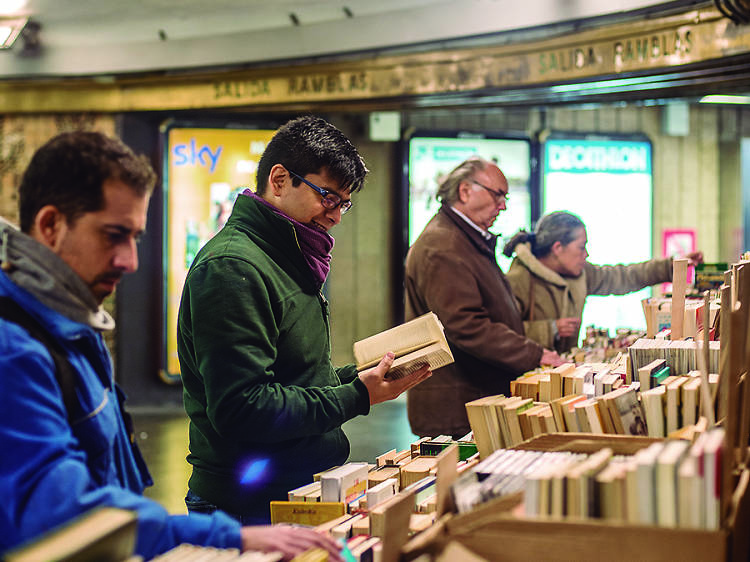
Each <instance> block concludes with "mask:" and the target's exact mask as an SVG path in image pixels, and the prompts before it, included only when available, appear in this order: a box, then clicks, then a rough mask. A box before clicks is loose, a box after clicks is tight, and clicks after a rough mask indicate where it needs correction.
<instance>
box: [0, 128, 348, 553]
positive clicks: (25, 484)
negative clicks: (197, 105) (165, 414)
mask: <svg viewBox="0 0 750 562" xmlns="http://www.w3.org/2000/svg"><path fill="white" fill-rule="evenodd" d="M155 179H156V176H155V174H154V172H153V170H152V169H151V167H150V165H149V164H148V162H147V160H146V159H145V157H143V156H140V157H139V156H136V155H135V154H133V152H132V151H131V150H130V149H129V148H128V147H126V146H125V145H124V144H122V143H121V142H120V141H118V140H114V139H111V138H107V137H105V136H104V135H101V134H99V133H91V132H76V133H65V134H62V135H59V136H57V137H55V138H54V139H52V140H51V141H49V142H48V143H47V144H46V145H44V146H43V147H42V148H41V149H39V150H38V151H37V152H36V154H35V155H34V157H33V158H32V160H31V163H30V164H29V166H28V168H27V170H26V172H25V173H24V176H23V180H22V182H21V186H20V190H19V193H20V201H19V203H20V224H21V231H20V232H19V231H18V230H16V229H15V228H14V227H12V226H11V225H10V224H8V223H4V221H0V262H1V271H0V316H2V317H0V451H2V452H3V461H2V462H1V463H0V497H2V498H3V500H2V502H0V554H1V553H2V552H3V551H5V550H7V549H9V548H12V547H14V546H16V545H19V544H21V543H23V542H26V541H29V540H33V539H34V538H35V537H37V536H39V535H40V534H42V533H44V532H45V531H47V530H49V529H51V528H53V527H55V526H57V525H60V524H62V523H65V522H67V521H69V520H70V519H72V518H74V517H76V516H78V515H80V514H82V513H84V512H86V511H88V510H89V509H92V508H94V507H97V506H114V507H119V508H124V509H130V510H134V511H136V512H137V515H138V533H137V542H136V553H137V554H139V555H141V556H143V557H144V558H146V559H149V558H151V557H153V556H155V555H157V554H159V553H161V552H164V551H166V550H168V549H170V548H172V547H174V546H176V545H178V544H180V543H183V542H187V543H193V544H198V545H206V546H216V547H233V548H242V549H243V550H248V549H254V550H277V551H280V552H282V553H283V554H284V555H285V556H286V557H287V558H290V557H292V556H294V555H295V554H297V553H299V552H301V551H304V550H306V549H307V548H311V547H315V546H322V547H324V548H327V549H328V550H329V551H330V552H331V553H332V555H333V557H334V558H335V559H337V560H338V559H339V558H338V555H337V554H336V553H335V551H336V546H335V543H333V541H332V540H330V539H328V538H326V537H323V536H322V535H319V534H317V533H315V532H313V531H311V530H307V529H297V528H292V527H288V526H276V527H241V526H240V524H239V523H238V522H237V521H235V520H234V519H231V518H230V517H228V516H227V515H225V514H223V513H221V512H217V513H215V514H213V515H191V516H184V515H182V516H178V515H169V514H168V513H167V512H166V510H165V509H164V508H162V507H161V506H160V505H159V504H157V503H156V502H154V501H151V500H149V499H146V498H144V497H143V496H142V495H141V494H142V492H143V489H144V488H145V487H146V486H149V485H151V484H152V481H151V477H150V475H149V474H148V471H147V469H146V467H145V465H144V463H143V460H142V458H141V457H140V454H139V453H138V450H137V448H136V447H135V446H134V444H133V443H132V441H131V439H130V438H129V435H130V430H129V428H128V427H127V423H126V421H125V418H124V417H123V412H122V411H121V402H122V396H121V394H120V391H119V389H118V387H117V386H116V385H115V383H114V378H113V373H112V363H111V359H110V355H109V353H108V350H107V348H106V347H105V344H104V341H103V338H102V335H101V333H102V332H103V331H105V330H111V329H112V328H113V327H114V321H113V320H112V318H111V317H110V316H109V314H107V312H105V311H104V309H103V308H102V307H101V303H102V301H103V300H104V298H105V297H106V296H107V295H109V294H110V293H112V291H113V290H114V288H115V286H116V285H117V282H118V281H119V280H120V278H121V277H122V276H123V275H124V274H125V273H130V272H133V271H135V270H136V268H137V266H138V259H137V252H136V243H137V240H138V238H139V236H140V235H141V234H142V233H143V231H144V229H145V227H146V210H147V207H148V201H149V198H150V195H151V192H152V189H153V186H154V183H155ZM12 311H16V313H18V312H19V311H20V314H21V316H22V317H23V318H25V320H24V322H30V324H28V323H27V324H24V322H19V321H18V319H17V318H16V320H14V321H11V320H8V319H7V318H10V317H11V314H12ZM3 317H4V318H5V319H3ZM22 324H24V325H25V326H26V327H23V326H22ZM37 328H39V329H41V330H42V331H43V332H44V334H45V336H44V338H46V339H47V342H46V343H42V339H43V338H42V337H33V336H32V333H34V332H35V330H37ZM50 342H51V343H50ZM63 373H67V374H66V375H65V376H64V375H63Z"/></svg>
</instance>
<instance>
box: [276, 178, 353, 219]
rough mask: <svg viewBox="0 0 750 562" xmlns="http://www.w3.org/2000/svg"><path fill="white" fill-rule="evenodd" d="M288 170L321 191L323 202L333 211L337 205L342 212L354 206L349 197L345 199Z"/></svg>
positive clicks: (344, 212)
mask: <svg viewBox="0 0 750 562" xmlns="http://www.w3.org/2000/svg"><path fill="white" fill-rule="evenodd" d="M287 172H289V174H290V175H292V176H294V177H295V178H297V179H298V180H300V181H301V182H303V183H306V184H307V185H309V186H310V187H312V188H313V189H314V190H315V191H317V192H318V193H320V196H321V197H322V200H321V204H322V205H323V206H324V207H325V208H326V209H330V210H331V211H332V210H334V209H336V208H337V207H341V214H342V215H343V214H346V212H347V211H348V210H349V209H351V208H352V205H353V203H352V200H351V199H347V200H346V201H344V200H343V199H342V198H341V197H339V195H338V194H337V193H334V192H333V191H329V190H327V189H323V188H322V187H318V186H317V185H315V184H314V183H312V182H310V181H307V180H306V179H305V178H303V177H302V176H300V175H299V174H295V173H294V172H292V171H291V170H289V169H287Z"/></svg>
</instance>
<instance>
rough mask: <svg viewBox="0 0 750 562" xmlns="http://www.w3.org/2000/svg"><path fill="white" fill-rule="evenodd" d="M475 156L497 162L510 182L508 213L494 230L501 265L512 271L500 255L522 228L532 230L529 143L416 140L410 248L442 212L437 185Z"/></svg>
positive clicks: (412, 148) (412, 152)
mask: <svg viewBox="0 0 750 562" xmlns="http://www.w3.org/2000/svg"><path fill="white" fill-rule="evenodd" d="M472 156H480V157H482V158H484V159H486V160H489V161H491V162H495V163H496V164H497V165H498V167H499V168H500V169H501V170H502V171H503V173H504V174H505V177H506V179H507V180H508V195H509V197H508V201H507V203H506V206H507V210H506V211H503V212H501V213H500V215H499V216H498V218H497V220H496V221H495V224H494V225H493V226H492V229H491V231H492V232H493V233H494V234H502V238H501V239H499V240H498V243H497V256H498V263H500V265H501V267H502V268H503V270H504V271H507V270H508V266H509V265H510V260H509V259H508V258H506V257H505V256H503V255H502V251H503V246H504V244H505V242H506V241H507V240H508V239H509V238H510V237H511V236H513V234H515V233H516V232H517V231H518V230H519V229H520V228H526V229H528V228H529V224H530V222H531V210H530V209H531V203H530V201H531V199H530V195H529V178H530V175H531V164H530V144H529V141H528V140H523V139H510V138H485V137H483V136H459V137H437V136H435V137H430V136H414V137H412V138H411V139H410V140H409V246H411V245H412V244H413V243H414V241H415V240H416V239H417V237H418V236H419V235H420V233H421V232H422V230H424V227H425V226H426V225H427V223H428V222H429V220H430V219H431V218H432V216H433V215H434V214H435V213H436V212H437V210H438V209H439V208H440V203H439V202H438V201H437V200H436V199H435V194H436V193H437V188H438V185H439V184H440V183H441V181H442V178H443V177H445V176H446V175H447V174H448V173H449V172H450V171H451V170H453V168H455V167H456V166H457V165H458V164H460V163H461V162H463V161H464V160H466V159H467V158H470V157H472Z"/></svg>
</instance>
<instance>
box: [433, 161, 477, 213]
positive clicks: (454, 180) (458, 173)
mask: <svg viewBox="0 0 750 562" xmlns="http://www.w3.org/2000/svg"><path fill="white" fill-rule="evenodd" d="M489 165H490V162H488V161H487V160H484V159H482V158H479V157H478V156H472V157H471V158H469V159H467V160H464V161H463V162H461V163H460V164H459V165H458V166H456V167H455V168H453V170H451V172H450V173H449V174H448V175H447V176H446V177H445V178H444V179H443V181H442V182H441V183H440V186H439V187H438V190H437V193H436V194H435V198H436V199H437V200H438V201H441V202H443V203H448V204H451V203H454V202H455V201H458V186H459V185H461V182H464V181H466V180H468V179H469V178H471V177H472V176H473V175H474V174H476V173H477V172H481V171H482V170H484V169H486V168H487V166H489Z"/></svg>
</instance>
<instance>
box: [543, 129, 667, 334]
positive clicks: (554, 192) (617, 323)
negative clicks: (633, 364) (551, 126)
mask: <svg viewBox="0 0 750 562" xmlns="http://www.w3.org/2000/svg"><path fill="white" fill-rule="evenodd" d="M651 162H652V159H651V144H650V143H649V142H648V141H645V140H617V139H600V138H597V139H570V138H568V139H560V138H554V139H549V140H547V141H546V142H545V145H544V182H543V201H542V213H543V214H546V213H549V212H552V211H570V212H572V213H575V214H576V215H578V216H579V217H581V219H582V220H583V222H584V223H585V224H586V231H587V234H588V247H587V248H588V251H589V254H590V255H589V258H588V259H589V261H590V262H591V263H593V264H599V265H614V264H619V263H623V264H628V263H635V262H640V261H644V260H648V259H651V257H652V189H653V188H652V185H653V184H652V169H651ZM649 296H651V290H650V289H642V290H641V291H638V292H636V293H631V294H629V295H623V296H607V297H601V296H590V297H588V299H587V300H586V306H585V308H584V314H583V324H582V326H583V328H584V329H583V330H582V332H581V333H582V334H585V327H586V326H589V325H594V326H596V327H598V328H606V329H608V330H609V332H610V335H614V334H615V330H616V328H635V329H644V330H645V328H646V322H645V319H644V316H643V310H642V308H641V304H640V301H641V299H643V298H646V297H649Z"/></svg>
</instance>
